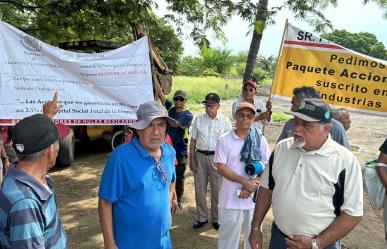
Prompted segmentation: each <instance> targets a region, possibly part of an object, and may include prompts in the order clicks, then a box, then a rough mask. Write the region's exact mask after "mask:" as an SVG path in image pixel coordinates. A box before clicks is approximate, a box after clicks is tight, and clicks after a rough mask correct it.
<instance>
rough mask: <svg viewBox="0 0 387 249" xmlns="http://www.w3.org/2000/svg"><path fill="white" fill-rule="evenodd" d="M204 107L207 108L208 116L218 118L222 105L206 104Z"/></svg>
mask: <svg viewBox="0 0 387 249" xmlns="http://www.w3.org/2000/svg"><path fill="white" fill-rule="evenodd" d="M204 107H205V108H206V113H207V115H208V116H210V117H211V118H216V115H217V114H218V110H219V107H220V105H219V104H204Z"/></svg>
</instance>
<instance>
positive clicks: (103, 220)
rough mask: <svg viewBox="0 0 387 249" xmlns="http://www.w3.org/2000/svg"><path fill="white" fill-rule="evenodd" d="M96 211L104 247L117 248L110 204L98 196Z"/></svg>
mask: <svg viewBox="0 0 387 249" xmlns="http://www.w3.org/2000/svg"><path fill="white" fill-rule="evenodd" d="M98 213H99V222H100V224H101V230H102V235H103V240H104V245H105V249H118V247H117V245H116V242H115V241H114V236H113V216H112V204H111V203H109V202H107V201H105V200H104V199H101V198H99V200H98Z"/></svg>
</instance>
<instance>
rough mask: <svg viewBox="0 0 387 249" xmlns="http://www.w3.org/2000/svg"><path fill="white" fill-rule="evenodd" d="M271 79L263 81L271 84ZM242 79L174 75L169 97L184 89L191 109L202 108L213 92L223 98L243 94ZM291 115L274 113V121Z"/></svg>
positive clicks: (236, 96) (231, 97) (232, 97)
mask: <svg viewBox="0 0 387 249" xmlns="http://www.w3.org/2000/svg"><path fill="white" fill-rule="evenodd" d="M271 81H272V80H271V79H267V80H265V81H264V82H263V84H264V85H270V84H271ZM241 84H242V79H225V78H217V77H187V76H175V77H173V85H172V90H171V93H170V94H169V95H168V99H170V100H172V97H173V94H174V93H175V91H176V90H183V91H185V92H186V93H187V95H188V104H187V107H188V109H190V110H191V111H198V110H202V109H203V107H202V104H201V103H202V101H203V100H204V97H205V96H206V95H207V94H208V93H211V92H215V93H217V94H218V95H219V96H220V98H221V99H222V100H227V99H234V98H238V97H239V96H240V95H241ZM289 118H290V116H289V115H286V114H283V113H273V119H274V121H281V120H287V119H289Z"/></svg>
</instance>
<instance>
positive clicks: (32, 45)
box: [0, 21, 153, 125]
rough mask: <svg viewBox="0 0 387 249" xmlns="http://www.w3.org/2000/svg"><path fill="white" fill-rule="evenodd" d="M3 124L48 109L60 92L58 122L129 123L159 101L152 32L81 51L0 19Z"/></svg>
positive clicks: (14, 121) (0, 82)
mask: <svg viewBox="0 0 387 249" xmlns="http://www.w3.org/2000/svg"><path fill="white" fill-rule="evenodd" d="M0 90H1V98H0V107H1V111H0V124H2V125H9V124H15V123H16V122H17V121H18V120H20V119H22V118H24V117H26V116H29V115H32V114H35V113H39V112H42V104H43V103H44V102H46V101H48V100H51V99H52V96H53V94H54V92H55V91H58V92H59V101H60V102H62V103H63V104H64V107H63V108H62V109H61V111H60V112H59V113H58V114H57V115H56V116H55V121H56V122H57V123H64V124H75V125H77V124H81V125H110V124H128V123H132V122H133V121H134V120H135V119H136V110H137V107H138V106H139V105H140V104H142V103H144V102H147V101H150V100H153V88H152V75H151V66H150V59H149V46H148V40H147V38H146V37H144V38H142V39H140V40H137V41H135V42H133V43H131V44H128V45H126V46H123V47H120V48H118V49H115V50H111V51H108V52H104V53H92V54H90V53H76V52H71V51H66V50H62V49H59V48H57V47H53V46H51V45H48V44H46V43H43V42H41V41H39V40H37V39H35V38H33V37H31V36H29V35H27V34H25V33H23V32H22V31H20V30H18V29H16V28H14V27H12V26H11V25H9V24H7V23H5V22H1V21H0Z"/></svg>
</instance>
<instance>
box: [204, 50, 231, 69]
mask: <svg viewBox="0 0 387 249" xmlns="http://www.w3.org/2000/svg"><path fill="white" fill-rule="evenodd" d="M199 55H200V58H201V62H202V65H203V67H204V68H205V69H208V70H209V71H211V70H210V69H212V70H214V71H215V72H217V73H218V74H219V75H225V74H226V72H227V70H228V69H229V68H230V67H231V66H232V64H233V57H232V55H231V51H230V50H227V49H218V48H215V49H214V48H202V49H201V50H200V53H199Z"/></svg>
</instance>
